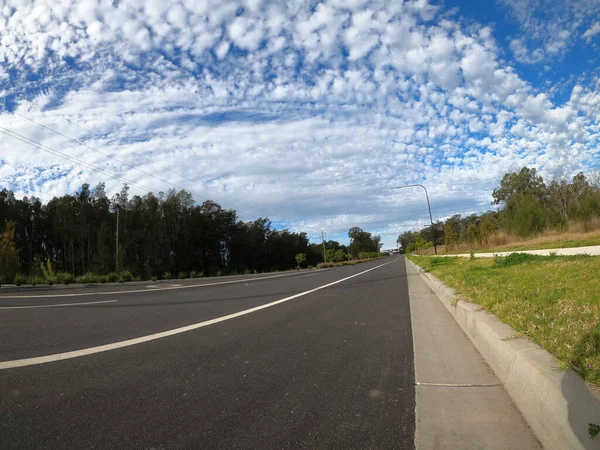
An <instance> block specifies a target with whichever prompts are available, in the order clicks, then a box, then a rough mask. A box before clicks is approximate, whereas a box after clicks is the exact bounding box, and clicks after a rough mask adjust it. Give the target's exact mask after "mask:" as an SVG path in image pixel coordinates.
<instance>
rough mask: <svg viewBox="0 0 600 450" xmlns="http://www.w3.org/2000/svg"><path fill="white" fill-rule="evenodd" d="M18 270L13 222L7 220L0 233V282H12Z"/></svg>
mask: <svg viewBox="0 0 600 450" xmlns="http://www.w3.org/2000/svg"><path fill="white" fill-rule="evenodd" d="M18 272H19V256H18V255H17V246H16V244H15V224H14V222H8V223H7V224H6V226H5V228H4V231H3V232H2V233H1V234H0V283H2V282H4V283H9V282H10V283H12V282H13V280H14V278H15V275H16V274H17V273H18Z"/></svg>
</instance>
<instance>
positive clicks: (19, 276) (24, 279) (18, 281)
mask: <svg viewBox="0 0 600 450" xmlns="http://www.w3.org/2000/svg"><path fill="white" fill-rule="evenodd" d="M25 283H27V277H26V276H25V275H23V274H21V273H18V274H16V275H15V284H16V285H17V286H21V285H22V284H25Z"/></svg>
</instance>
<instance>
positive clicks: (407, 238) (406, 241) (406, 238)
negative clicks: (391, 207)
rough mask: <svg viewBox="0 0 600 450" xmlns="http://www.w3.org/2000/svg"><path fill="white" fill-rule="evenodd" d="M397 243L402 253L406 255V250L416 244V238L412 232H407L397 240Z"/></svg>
mask: <svg viewBox="0 0 600 450" xmlns="http://www.w3.org/2000/svg"><path fill="white" fill-rule="evenodd" d="M396 243H398V244H400V251H401V252H403V253H406V249H407V248H408V247H409V246H410V245H411V244H414V243H415V236H414V234H413V233H411V232H410V231H405V232H404V233H402V234H401V235H399V236H398V239H396Z"/></svg>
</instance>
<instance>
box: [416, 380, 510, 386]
mask: <svg viewBox="0 0 600 450" xmlns="http://www.w3.org/2000/svg"><path fill="white" fill-rule="evenodd" d="M416 384H417V386H433V387H496V386H502V383H481V384H470V383H458V384H457V383H421V382H419V381H417V383H416Z"/></svg>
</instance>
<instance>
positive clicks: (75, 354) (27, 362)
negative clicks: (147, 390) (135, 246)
mask: <svg viewBox="0 0 600 450" xmlns="http://www.w3.org/2000/svg"><path fill="white" fill-rule="evenodd" d="M394 261H397V259H395V260H393V261H388V262H386V263H384V264H380V265H378V266H375V267H372V268H370V269H367V270H364V271H362V272H359V273H357V274H354V275H351V276H349V277H346V278H342V279H341V280H337V281H334V282H333V283H328V284H324V285H323V286H319V287H316V288H314V289H311V290H309V291H304V292H300V293H299V294H295V295H291V296H289V297H285V298H282V299H281V300H276V301H274V302H271V303H266V304H264V305H260V306H256V307H254V308H250V309H245V310H243V311H239V312H236V313H233V314H228V315H226V316H222V317H217V318H216V319H211V320H206V321H204V322H199V323H195V324H192V325H187V326H185V327H181V328H175V329H173V330H167V331H163V332H161V333H155V334H149V335H147V336H141V337H138V338H134V339H128V340H126V341H120V342H114V343H112V344H106V345H100V346H98V347H90V348H84V349H81V350H75V351H72V352H65V353H56V354H54V355H47V356H38V357H35V358H26V359H16V360H13V361H3V362H0V370H2V369H13V368H15V367H25V366H33V365H36V364H45V363H49V362H54V361H62V360H63V359H71V358H79V357H81V356H87V355H93V354H94V353H101V352H106V351H109V350H116V349H118V348H122V347H129V346H130V345H136V344H141V343H143V342H148V341H154V340H156V339H162V338H166V337H169V336H173V335H175V334H180V333H186V332H188V331H192V330H196V329H198V328H202V327H206V326H208V325H213V324H215V323H219V322H224V321H226V320H230V319H234V318H236V317H240V316H244V315H246V314H250V313H253V312H256V311H260V310H261V309H266V308H270V307H272V306H275V305H279V304H280V303H284V302H289V301H290V300H294V299H296V298H298V297H303V296H305V295H308V294H312V293H313V292H317V291H320V290H321V289H325V288H328V287H330V286H333V285H336V284H339V283H342V282H343V281H346V280H349V279H351V278H355V277H358V276H359V275H363V274H365V273H367V272H370V271H372V270H375V269H379V268H380V267H383V266H385V265H387V264H390V263H392V262H394Z"/></svg>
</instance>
